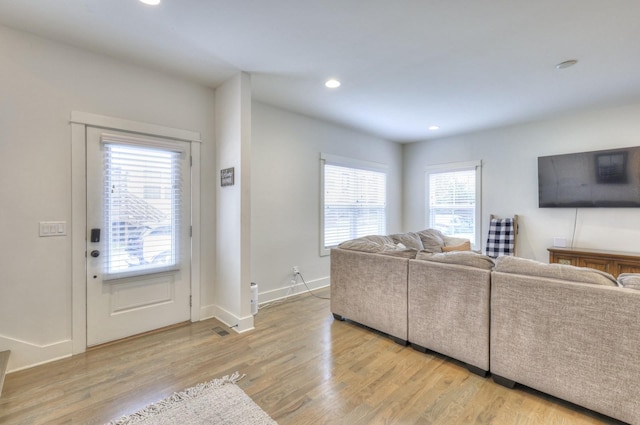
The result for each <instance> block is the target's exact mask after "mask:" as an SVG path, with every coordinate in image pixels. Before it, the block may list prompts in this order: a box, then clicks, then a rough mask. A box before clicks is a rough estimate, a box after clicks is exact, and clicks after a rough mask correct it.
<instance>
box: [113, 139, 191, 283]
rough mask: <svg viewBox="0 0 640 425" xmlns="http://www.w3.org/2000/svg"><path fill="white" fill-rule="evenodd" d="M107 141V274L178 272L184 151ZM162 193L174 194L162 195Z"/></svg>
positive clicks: (114, 275)
mask: <svg viewBox="0 0 640 425" xmlns="http://www.w3.org/2000/svg"><path fill="white" fill-rule="evenodd" d="M105 139H106V140H105ZM103 143H104V165H105V171H104V172H105V174H104V179H105V180H104V181H105V184H104V208H105V210H104V213H105V218H104V219H105V224H106V225H105V228H106V229H107V232H108V233H107V239H106V240H107V241H108V243H107V245H106V247H105V248H106V255H105V269H106V270H105V272H106V276H108V277H109V278H117V277H121V276H128V275H132V273H133V274H136V273H140V272H143V273H144V272H157V271H160V270H169V269H176V268H177V267H178V264H179V261H180V260H179V243H178V241H179V240H180V239H179V229H180V222H181V217H180V208H181V193H182V184H181V183H182V170H181V167H180V160H181V157H182V152H176V151H172V150H166V149H162V148H156V147H146V146H135V145H132V144H126V143H125V144H121V143H117V142H113V141H111V140H108V139H107V138H106V137H104V136H103ZM163 190H164V191H165V192H167V193H168V194H170V196H168V197H164V198H163V197H162V196H160V195H161V193H162V191H163Z"/></svg>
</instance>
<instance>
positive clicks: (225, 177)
mask: <svg viewBox="0 0 640 425" xmlns="http://www.w3.org/2000/svg"><path fill="white" fill-rule="evenodd" d="M233 171H234V170H233V167H231V168H225V169H224V170H220V186H223V187H224V186H233V184H234V181H233Z"/></svg>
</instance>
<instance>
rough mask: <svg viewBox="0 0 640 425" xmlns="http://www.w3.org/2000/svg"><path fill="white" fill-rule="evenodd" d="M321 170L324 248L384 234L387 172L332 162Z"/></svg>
mask: <svg viewBox="0 0 640 425" xmlns="http://www.w3.org/2000/svg"><path fill="white" fill-rule="evenodd" d="M323 168H324V170H323V172H324V176H323V181H324V206H323V209H324V211H323V228H324V234H323V238H324V242H323V248H324V249H325V250H326V249H328V248H330V247H333V246H336V245H338V244H340V243H341V242H344V241H346V240H349V239H354V238H358V237H361V236H366V235H379V234H384V233H386V199H387V194H386V187H387V175H386V173H385V172H383V171H374V170H368V169H360V168H353V167H347V166H343V165H336V164H331V163H325V165H324V167H323Z"/></svg>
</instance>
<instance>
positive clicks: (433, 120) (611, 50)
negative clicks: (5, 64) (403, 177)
mask: <svg viewBox="0 0 640 425" xmlns="http://www.w3.org/2000/svg"><path fill="white" fill-rule="evenodd" d="M0 24H4V25H6V26H8V27H12V28H16V29H20V30H24V31H27V32H31V33H34V34H37V35H41V36H43V37H47V38H50V39H53V40H58V41H61V42H63V43H67V44H71V45H74V46H78V47H81V48H85V49H88V50H91V51H94V52H99V53H103V54H106V55H109V56H112V57H116V58H121V59H123V60H126V61H130V62H134V63H137V64H140V65H143V66H147V67H151V68H154V69H158V70H162V71H163V72H169V73H171V74H174V75H179V76H182V77H185V78H188V79H190V80H193V81H195V82H198V83H201V84H204V85H207V86H210V87H214V88H215V87H217V86H218V85H220V84H221V83H222V82H223V81H225V80H226V79H228V78H229V77H231V76H233V75H234V74H236V73H238V72H239V71H246V72H248V73H250V74H251V75H252V87H253V98H254V99H256V100H258V101H261V102H264V103H268V104H272V105H275V106H278V107H281V108H284V109H288V110H292V111H296V112H299V113H302V114H305V115H308V116H312V117H316V118H318V119H321V120H326V121H330V122H333V123H337V124H339V125H343V126H347V127H350V128H354V129H357V130H359V131H362V132H365V133H368V134H372V135H375V136H378V137H381V138H384V139H388V140H393V141H398V142H410V141H417V140H426V139H433V138H438V137H443V136H449V135H454V134H461V133H465V132H471V131H477V130H481V129H486V128H492V127H497V126H504V125H509V124H514V123H521V122H526V121H532V120H537V119H544V118H547V117H549V116H552V115H555V114H562V113H566V112H570V111H575V110H579V109H588V108H594V107H603V106H612V105H619V104H624V103H629V102H634V101H637V100H639V99H640V1H638V0H608V1H602V0H537V1H531V0H528V1H523V0H475V1H474V0H393V1H391V0H315V1H309V0H162V3H161V4H160V5H159V6H156V7H152V6H146V5H144V4H141V3H140V2H138V1H137V0H0ZM568 59H577V60H578V61H579V62H578V64H577V65H575V66H573V67H570V68H566V69H563V70H557V69H556V68H555V65H556V64H558V63H559V62H562V61H565V60H568ZM329 77H335V78H338V79H339V80H340V81H341V82H342V86H341V87H340V88H338V89H333V90H330V89H327V88H325V87H324V82H325V80H326V79H328V78H329ZM431 125H438V126H440V129H439V130H437V131H430V130H428V127H429V126H431Z"/></svg>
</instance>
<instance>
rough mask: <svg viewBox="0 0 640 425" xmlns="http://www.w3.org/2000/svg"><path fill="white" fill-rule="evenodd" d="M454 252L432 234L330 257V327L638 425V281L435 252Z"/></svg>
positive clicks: (345, 249) (358, 246) (347, 247)
mask: <svg viewBox="0 0 640 425" xmlns="http://www.w3.org/2000/svg"><path fill="white" fill-rule="evenodd" d="M416 236H417V238H418V239H419V240H420V243H421V245H418V244H417V242H416ZM434 241H435V243H434ZM459 244H460V240H455V239H447V238H446V237H444V236H442V235H441V234H440V233H439V232H437V231H434V230H431V229H429V230H425V231H422V232H416V233H410V234H403V235H391V236H375V237H367V238H360V239H357V240H354V241H349V242H346V243H345V244H343V245H341V246H340V247H338V248H336V249H334V250H332V252H331V311H332V313H333V314H334V317H335V318H336V319H341V320H344V319H345V318H348V319H349V320H352V321H354V322H357V323H360V324H363V325H366V326H368V327H371V328H374V329H376V330H379V331H381V332H384V333H387V334H389V335H391V336H392V337H393V338H394V339H395V340H396V341H397V342H399V343H402V344H406V343H411V344H412V346H413V347H414V348H416V349H418V350H421V351H426V350H432V351H435V352H438V353H441V354H444V355H446V356H449V357H451V358H454V359H457V360H459V361H461V362H463V363H465V364H466V366H467V367H468V368H469V369H470V370H471V371H473V372H475V373H478V374H480V375H486V374H488V372H490V373H491V374H492V375H493V379H494V380H495V381H496V382H498V383H500V384H502V385H505V386H508V387H513V385H515V383H520V384H523V385H525V386H528V387H531V388H534V389H537V390H539V391H542V392H545V393H548V394H551V395H553V396H555V397H558V398H561V399H564V400H567V401H569V402H572V403H575V404H577V405H580V406H583V407H586V408H588V409H591V410H594V411H596V412H599V413H602V414H605V415H607V416H610V417H613V418H615V419H618V420H621V421H624V422H628V423H631V424H636V425H640V402H639V401H638V400H637V395H638V394H640V362H639V361H638V353H639V352H640V291H638V289H640V277H639V276H637V275H636V276H633V275H632V276H620V279H619V281H620V282H617V281H616V280H615V279H614V278H613V277H612V276H611V275H608V274H606V273H603V272H600V271H597V270H593V269H586V268H578V267H573V266H566V265H560V264H544V263H539V262H536V261H532V260H526V259H522V258H516V257H499V258H498V259H497V260H496V261H495V263H494V261H493V260H492V259H490V258H488V257H485V256H483V255H480V254H478V253H474V252H469V251H467V252H457V251H453V252H444V253H443V252H440V251H443V250H448V248H453V249H456V247H457V246H458V245H459ZM625 278H626V280H625ZM623 283H624V286H625V287H621V286H623ZM630 288H634V289H630Z"/></svg>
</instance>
